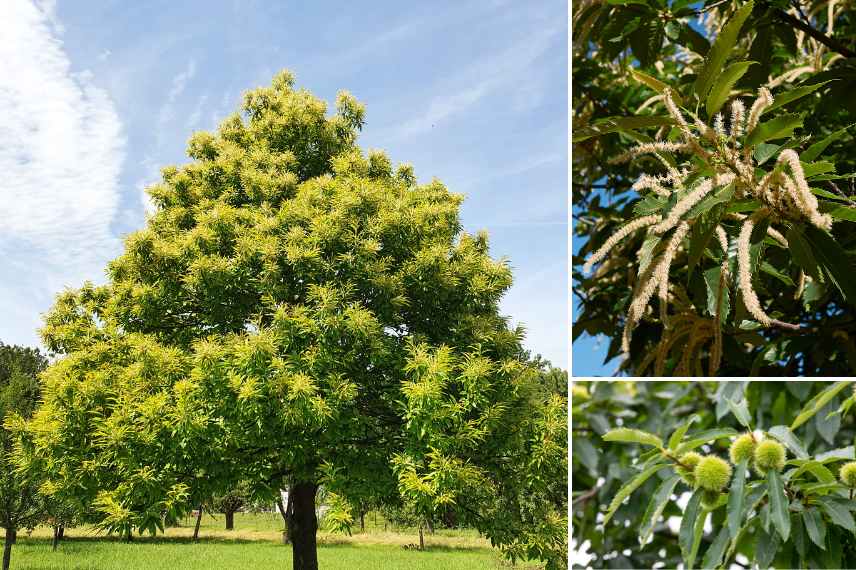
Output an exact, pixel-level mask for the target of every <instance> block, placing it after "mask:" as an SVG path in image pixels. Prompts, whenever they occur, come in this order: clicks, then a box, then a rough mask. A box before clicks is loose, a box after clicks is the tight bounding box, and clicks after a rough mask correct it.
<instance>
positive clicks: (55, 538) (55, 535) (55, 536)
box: [51, 526, 59, 552]
mask: <svg viewBox="0 0 856 570" xmlns="http://www.w3.org/2000/svg"><path fill="white" fill-rule="evenodd" d="M58 546H59V527H58V526H55V527H53V542H52V543H51V548H52V549H53V551H54V552H56V549H57V547H58Z"/></svg>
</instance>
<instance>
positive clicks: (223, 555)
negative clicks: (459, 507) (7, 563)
mask: <svg viewBox="0 0 856 570" xmlns="http://www.w3.org/2000/svg"><path fill="white" fill-rule="evenodd" d="M278 516H279V515H264V514H261V515H252V514H243V513H237V514H236V516H235V530H233V531H226V530H224V529H223V527H224V520H223V517H222V515H220V516H218V517H217V519H212V518H211V517H208V516H205V517H203V519H202V520H203V524H202V528H201V531H200V541H199V543H194V542H193V541H192V540H191V536H192V534H193V521H192V520H187V521H185V523H184V524H183V525H182V526H181V527H178V528H168V529H167V532H166V535H159V536H157V537H154V538H153V537H149V536H143V537H138V536H135V537H134V541H133V542H132V543H126V542H121V541H119V540H117V539H116V538H111V537H106V536H102V535H98V534H96V533H95V532H94V531H93V530H92V529H91V528H77V529H68V530H66V540H64V541H63V542H62V544H61V545H60V548H59V550H58V551H57V552H53V551H52V550H51V544H50V529H46V528H38V529H36V530H35V531H34V532H33V533H32V534H31V535H29V536H28V535H27V534H26V533H24V532H22V533H20V534H19V535H18V543H17V544H16V545H15V547H14V548H13V550H12V570H60V569H62V570H96V569H97V570H143V569H145V570H160V569H164V570H166V569H174V568H180V569H182V570H197V569H198V570H214V569H231V568H235V569H240V570H249V569H254V568H289V569H290V568H291V547H290V546H283V545H282V544H280V539H281V534H280V532H281V529H282V520H281V519H279V518H278ZM366 523H367V524H366V527H367V528H366V532H365V533H359V532H357V533H354V535H353V536H347V535H344V536H343V535H340V534H332V533H327V532H324V531H321V532H319V534H318V542H319V546H318V563H319V566H320V567H321V568H322V569H330V570H339V569H341V570H345V569H351V568H354V569H360V568H384V569H386V568H389V569H393V570H394V569H402V570H404V569H413V570H428V569H432V570H433V569H436V568H443V569H448V570H458V569H461V570H464V569H475V570H477V569H496V568H502V567H509V564H508V563H507V562H505V561H504V560H503V559H502V557H501V556H500V555H499V553H498V552H497V551H495V550H493V549H491V548H490V546H489V544H488V543H487V541H486V540H485V539H483V538H481V537H479V536H478V534H477V533H475V532H474V531H467V530H454V531H452V530H438V531H437V532H436V533H435V534H434V535H430V534H427V533H426V534H425V546H426V550H425V551H424V552H419V551H416V550H412V549H410V548H405V547H406V546H407V545H412V544H416V543H418V542H419V536H418V534H417V531H416V530H415V529H391V528H389V529H387V530H386V531H385V530H384V527H383V524H382V523H378V524H374V520H373V519H372V517H371V515H370V516H369V517H367V520H366ZM515 568H518V569H523V568H536V567H533V566H529V567H527V566H522V565H519V564H518V565H517V566H516V567H515Z"/></svg>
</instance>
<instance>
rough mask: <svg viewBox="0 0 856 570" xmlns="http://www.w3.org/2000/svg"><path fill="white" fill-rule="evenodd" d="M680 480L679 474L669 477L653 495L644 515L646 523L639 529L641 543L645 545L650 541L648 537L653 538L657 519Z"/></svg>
mask: <svg viewBox="0 0 856 570" xmlns="http://www.w3.org/2000/svg"><path fill="white" fill-rule="evenodd" d="M680 480H681V478H680V476H678V475H673V476H672V477H669V478H668V479H666V480H665V481H663V482H662V483H660V486H659V487H658V488H657V491H656V492H655V493H654V496H653V497H651V502H650V503H648V509H647V510H646V511H645V516H644V517H642V520H643V521H644V523H643V524H642V528H641V529H640V530H639V544H641V545H644V544H645V543H646V542H648V539H649V538H651V535H652V534H653V533H654V527H655V526H656V525H657V520H658V519H659V518H660V515H662V514H663V509H665V508H666V503H668V502H669V499H670V498H671V496H672V491H674V490H675V486H676V485H677V484H678V481H680Z"/></svg>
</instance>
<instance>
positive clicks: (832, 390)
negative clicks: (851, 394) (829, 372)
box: [791, 381, 852, 430]
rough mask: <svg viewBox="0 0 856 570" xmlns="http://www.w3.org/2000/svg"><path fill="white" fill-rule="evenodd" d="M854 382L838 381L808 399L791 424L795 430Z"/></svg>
mask: <svg viewBox="0 0 856 570" xmlns="http://www.w3.org/2000/svg"><path fill="white" fill-rule="evenodd" d="M851 383H852V382H848V381H844V382H836V383H835V384H833V385H832V386H829V387H828V388H826V389H825V390H823V391H822V392H820V393H819V394H818V395H817V396H815V397H814V398H812V399H811V400H809V401H808V403H807V404H806V405H805V406H804V407H803V409H802V411H801V412H800V414H799V415H798V416H797V417H796V419H795V420H794V421H793V423H792V424H791V429H792V430H795V429H797V428H798V427H800V426H801V425H802V424H804V423H805V422H807V421H808V420H810V419H811V418H812V416H814V415H815V414H816V413H817V412H818V411H819V410H820V409H821V408H822V407H823V406H825V405H826V404H827V402H829V401H830V400H832V399H833V398H834V397H835V395H836V394H838V393H839V392H840V391H841V390H843V389H844V388H846V387H847V386H849V385H850V384H851Z"/></svg>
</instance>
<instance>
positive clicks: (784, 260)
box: [572, 0, 856, 376]
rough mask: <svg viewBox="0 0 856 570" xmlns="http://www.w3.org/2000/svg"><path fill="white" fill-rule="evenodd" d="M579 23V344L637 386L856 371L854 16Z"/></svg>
mask: <svg viewBox="0 0 856 570" xmlns="http://www.w3.org/2000/svg"><path fill="white" fill-rule="evenodd" d="M573 22H574V31H573V52H574V57H573V89H572V104H573V107H574V118H573V126H572V138H573V177H572V184H573V199H572V202H573V203H572V208H573V216H574V220H575V224H574V232H575V236H576V238H577V241H578V243H580V244H581V245H580V247H579V248H578V249H577V250H575V255H574V256H573V261H572V264H573V280H574V295H575V303H577V304H578V307H579V310H578V312H577V317H576V322H575V323H574V335H575V338H578V337H579V335H581V334H589V335H605V336H606V337H607V339H608V340H609V341H610V342H609V349H608V353H607V360H609V359H612V358H613V357H617V356H623V357H624V359H623V361H622V363H621V371H622V372H623V373H626V374H631V375H639V376H642V375H658V376H662V375H673V374H674V375H722V376H736V375H762V376H797V375H838V374H844V373H849V372H852V371H853V370H856V344H854V337H853V335H854V333H856V329H854V327H856V319H854V313H853V304H854V300H856V288H854V283H856V282H854V279H853V271H854V268H856V265H854V261H853V249H854V243H856V226H854V224H853V222H854V221H856V201H854V198H853V196H854V195H856V189H854V186H853V184H854V175H856V174H854V172H856V155H854V154H853V152H852V141H853V130H852V128H851V127H852V125H853V123H854V122H856V120H855V119H856V101H854V99H853V97H852V93H853V92H854V89H856V66H854V62H856V52H854V50H856V40H854V38H856V22H854V20H853V17H852V11H851V10H849V9H848V7H847V5H846V3H835V2H821V1H809V2H803V3H797V2H790V3H789V2H785V1H763V0H755V1H749V2H741V1H733V2H732V1H730V2H723V1H706V2H704V3H703V4H700V5H699V4H690V3H689V2H686V1H683V0H676V1H673V2H669V1H667V0H640V1H636V0H632V1H629V0H616V1H610V2H600V1H599V0H593V1H587V2H579V3H576V4H575V6H574V8H573ZM607 252H608V253H609V256H608V258H607V257H606V253H607ZM586 263H588V265H585V264H586ZM591 270H593V272H592V271H591Z"/></svg>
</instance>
